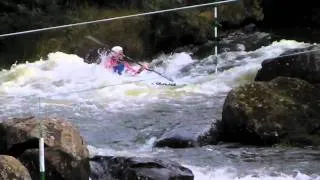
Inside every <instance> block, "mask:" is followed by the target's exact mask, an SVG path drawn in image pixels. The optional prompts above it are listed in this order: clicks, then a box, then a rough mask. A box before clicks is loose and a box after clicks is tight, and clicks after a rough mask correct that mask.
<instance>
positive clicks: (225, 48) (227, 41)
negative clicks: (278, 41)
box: [189, 24, 272, 58]
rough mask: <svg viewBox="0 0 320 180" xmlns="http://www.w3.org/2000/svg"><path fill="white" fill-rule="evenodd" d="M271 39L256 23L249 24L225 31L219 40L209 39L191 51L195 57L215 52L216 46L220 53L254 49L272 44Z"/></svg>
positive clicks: (202, 56)
mask: <svg viewBox="0 0 320 180" xmlns="http://www.w3.org/2000/svg"><path fill="white" fill-rule="evenodd" d="M271 40H272V39H271V35H270V34H269V33H265V32H260V31H259V29H258V28H257V27H256V25H254V24H249V25H247V26H245V27H244V28H242V29H238V30H235V31H232V32H223V33H222V34H221V35H220V36H219V39H218V40H217V41H208V42H207V43H205V44H203V45H198V46H196V47H193V48H192V49H190V50H189V51H190V52H191V53H192V55H193V57H195V58H204V57H206V56H208V55H209V54H214V48H215V46H217V48H218V53H219V54H220V53H224V52H229V51H254V50H256V49H258V48H260V47H261V46H267V45H270V44H271Z"/></svg>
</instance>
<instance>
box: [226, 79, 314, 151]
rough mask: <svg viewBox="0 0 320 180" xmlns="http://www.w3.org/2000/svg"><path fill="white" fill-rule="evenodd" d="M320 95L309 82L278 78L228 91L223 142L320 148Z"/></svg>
mask: <svg viewBox="0 0 320 180" xmlns="http://www.w3.org/2000/svg"><path fill="white" fill-rule="evenodd" d="M319 102H320V93H319V89H318V88H317V87H316V86H314V85H312V84H309V83H308V82H307V81H304V80H300V79H295V78H286V77H279V78H276V79H274V80H272V81H270V82H254V83H251V84H247V85H244V86H241V87H238V88H235V89H233V90H232V91H230V92H229V94H228V96H227V98H226V100H225V103H224V106H223V113H222V121H221V127H220V138H221V140H222V141H231V142H242V143H246V144H255V145H271V144H275V143H284V144H290V145H297V146H304V145H315V146H318V145H320V113H319V112H320V104H319Z"/></svg>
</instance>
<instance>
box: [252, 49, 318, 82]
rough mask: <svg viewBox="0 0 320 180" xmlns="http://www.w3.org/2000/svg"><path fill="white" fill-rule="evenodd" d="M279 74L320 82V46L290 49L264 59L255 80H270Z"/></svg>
mask: <svg viewBox="0 0 320 180" xmlns="http://www.w3.org/2000/svg"><path fill="white" fill-rule="evenodd" d="M279 76H285V77H295V78H300V79H303V80H306V81H308V82H309V83H312V84H317V83H320V46H318V45H314V46H310V47H307V48H301V49H294V50H289V51H286V52H285V53H283V54H281V55H280V56H279V57H277V58H274V59H268V60H265V61H263V62H262V68H261V69H260V70H259V71H258V73H257V75H256V78H255V80H256V81H270V80H271V79H273V78H276V77H279Z"/></svg>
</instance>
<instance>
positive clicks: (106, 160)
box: [90, 156, 194, 180]
mask: <svg viewBox="0 0 320 180" xmlns="http://www.w3.org/2000/svg"><path fill="white" fill-rule="evenodd" d="M90 165H91V179H92V180H103V179H110V180H126V179H130V180H138V179H148V180H170V179H176V180H193V179H194V175H193V173H192V171H191V170H189V169H187V168H185V167H183V166H181V165H180V164H178V163H176V162H174V161H170V160H160V159H153V158H139V157H111V156H95V157H93V158H91V160H90Z"/></svg>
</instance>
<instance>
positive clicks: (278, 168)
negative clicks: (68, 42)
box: [0, 40, 320, 180]
mask: <svg viewBox="0 0 320 180" xmlns="http://www.w3.org/2000/svg"><path fill="white" fill-rule="evenodd" d="M306 46H309V44H305V43H302V42H296V41H287V40H283V41H279V42H274V43H272V44H271V45H270V46H267V47H262V48H260V49H258V50H256V51H252V52H246V51H240V52H228V53H224V54H221V55H219V56H218V58H217V59H216V58H215V57H214V56H209V57H207V58H205V59H201V60H197V59H192V58H191V56H190V55H189V54H187V53H178V54H172V55H163V56H160V57H159V58H157V59H155V60H154V61H153V63H152V64H154V65H157V66H156V67H155V69H156V70H157V71H159V72H161V73H164V74H165V75H166V76H168V77H171V78H173V79H174V81H175V83H176V86H160V85H157V82H158V83H159V82H160V83H169V81H167V80H166V79H165V78H162V77H161V76H159V75H157V74H156V73H153V72H148V71H146V72H142V73H141V74H140V75H138V76H136V77H131V76H128V75H123V76H118V75H116V74H113V73H112V72H109V71H108V70H106V69H105V68H104V67H103V66H102V65H99V64H87V63H84V61H83V59H81V58H79V57H78V56H76V55H70V54H65V53H62V52H54V53H51V54H49V55H48V58H45V59H43V60H39V61H36V62H33V63H25V64H18V65H13V66H12V67H11V68H10V69H6V70H2V71H1V72H0V82H1V85H0V100H1V102H2V103H1V104H0V107H1V108H0V119H2V120H4V119H6V118H10V117H24V116H28V115H34V116H37V117H40V118H44V117H47V116H54V117H57V116H58V117H62V118H64V119H67V120H70V121H71V122H73V123H74V124H75V125H76V126H77V127H78V128H79V129H80V132H81V135H82V136H83V137H84V138H85V140H86V141H87V143H88V147H89V150H90V154H91V155H95V154H101V155H127V156H143V157H146V156H147V157H158V158H169V159H172V160H175V161H177V162H179V163H181V164H182V165H184V166H186V167H188V168H190V169H191V170H192V171H193V173H194V175H195V179H196V180H209V179H210V180H212V179H219V180H234V179H237V180H238V179H246V180H249V179H250V180H252V179H281V180H282V179H283V180H289V179H298V180H310V179H316V180H320V152H319V151H316V150H312V149H311V148H310V149H299V148H280V147H273V148H266V147H263V148H257V147H250V146H239V145H235V144H221V145H216V146H204V147H197V148H186V149H170V148H153V147H152V145H153V143H154V142H155V140H156V139H157V138H159V137H160V136H161V135H162V134H163V133H165V132H167V131H170V130H171V129H173V128H175V127H181V128H185V129H186V131H187V132H189V133H190V134H193V133H199V132H201V131H204V130H205V129H203V127H206V126H207V125H210V123H211V122H213V121H215V120H217V119H221V111H222V105H223V102H224V99H225V97H226V95H227V93H228V91H230V90H231V89H232V88H233V87H236V86H239V85H241V84H244V83H248V82H251V81H253V79H254V76H255V74H256V72H257V70H258V69H259V68H260V67H261V62H262V61H263V60H264V59H267V58H272V57H277V56H279V55H280V54H281V53H282V52H284V51H286V50H288V49H294V48H301V47H306ZM101 57H102V59H103V55H102V56H101ZM136 68H138V67H136ZM217 69H218V71H216V70H217Z"/></svg>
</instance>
